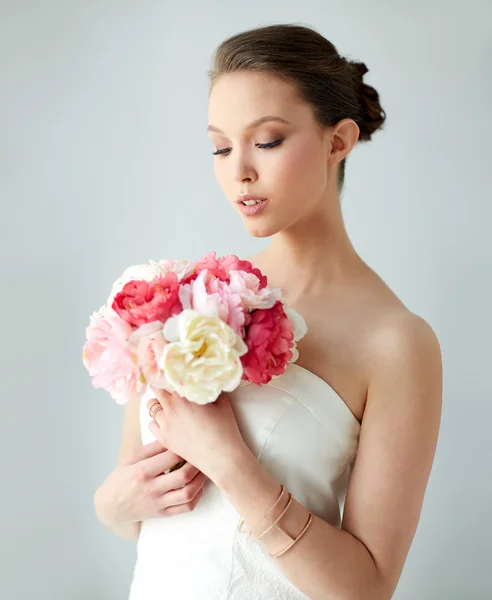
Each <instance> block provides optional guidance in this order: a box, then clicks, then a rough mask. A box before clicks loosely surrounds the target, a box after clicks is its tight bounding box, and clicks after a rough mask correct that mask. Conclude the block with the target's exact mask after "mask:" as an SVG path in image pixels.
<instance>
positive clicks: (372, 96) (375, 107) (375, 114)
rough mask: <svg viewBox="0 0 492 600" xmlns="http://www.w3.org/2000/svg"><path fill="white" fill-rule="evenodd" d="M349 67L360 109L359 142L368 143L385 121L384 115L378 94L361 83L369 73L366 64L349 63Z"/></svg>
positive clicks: (370, 87)
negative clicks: (357, 90) (357, 89)
mask: <svg viewBox="0 0 492 600" xmlns="http://www.w3.org/2000/svg"><path fill="white" fill-rule="evenodd" d="M350 65H351V67H352V70H353V73H354V74H355V78H356V85H358V88H359V97H360V102H361V109H362V122H361V123H359V129H360V135H359V139H360V140H361V141H368V140H370V139H371V136H372V134H373V133H374V132H375V131H377V130H378V129H381V128H382V126H383V123H384V121H385V119H386V113H385V111H384V110H383V108H382V107H381V104H380V102H379V94H378V92H377V91H376V90H375V89H374V88H373V87H372V86H370V85H368V84H367V83H364V81H363V77H364V75H365V74H366V73H367V72H368V71H369V69H368V68H367V65H366V63H363V62H352V61H351V62H350Z"/></svg>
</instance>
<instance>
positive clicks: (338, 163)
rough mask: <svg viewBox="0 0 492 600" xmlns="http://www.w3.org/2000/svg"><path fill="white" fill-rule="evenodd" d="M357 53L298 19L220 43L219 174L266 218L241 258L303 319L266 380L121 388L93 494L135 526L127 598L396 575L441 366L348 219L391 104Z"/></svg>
mask: <svg viewBox="0 0 492 600" xmlns="http://www.w3.org/2000/svg"><path fill="white" fill-rule="evenodd" d="M366 72H367V68H366V66H365V65H364V64H363V63H354V62H350V61H348V60H346V59H345V58H343V57H341V56H340V55H339V54H338V52H337V50H336V48H335V47H334V46H333V44H331V43H330V42H329V41H328V40H326V39H325V38H324V37H322V36H321V35H320V34H318V33H317V32H315V31H313V30H311V29H309V28H305V27H301V26H296V25H274V26H268V27H263V28H258V29H254V30H251V31H247V32H243V33H240V34H238V35H235V36H233V37H232V38H230V39H228V40H226V41H225V42H223V43H222V44H221V45H220V46H219V48H218V50H217V53H216V55H215V61H214V67H213V70H212V72H211V89H210V97H209V128H208V129H209V135H210V137H211V140H212V142H213V144H214V155H215V157H214V161H215V163H214V164H215V174H216V176H217V179H218V181H219V183H220V185H221V187H222V189H223V191H224V194H225V196H226V198H227V199H228V201H229V202H230V203H231V205H232V206H233V209H234V210H237V211H238V213H239V214H240V215H241V219H242V221H243V223H244V225H245V227H246V229H247V230H248V232H249V233H250V234H251V235H253V236H255V237H266V236H271V238H272V239H271V244H270V246H269V247H268V249H267V250H265V251H263V252H260V253H259V254H257V255H256V256H253V257H251V258H250V259H249V260H250V261H251V262H252V263H253V264H254V266H256V267H259V268H260V269H261V271H263V273H264V274H266V275H267V277H268V282H269V284H270V285H272V286H274V287H280V288H282V290H283V292H284V297H285V299H286V301H287V303H288V304H289V305H290V306H292V307H293V308H294V309H295V310H296V311H297V312H299V313H300V314H301V315H302V316H303V317H304V318H305V320H306V324H307V327H308V332H307V335H306V336H305V337H304V338H303V339H302V340H301V342H300V343H299V346H298V350H299V359H298V361H297V363H296V364H294V365H290V366H289V367H288V368H287V370H286V372H285V373H284V374H283V375H281V376H280V377H278V378H276V379H274V380H272V382H271V383H270V384H268V385H265V386H261V387H259V386H255V385H254V384H249V385H246V386H243V387H240V388H239V389H238V390H236V391H235V392H233V393H230V394H224V395H222V396H221V397H220V398H219V399H218V400H217V402H215V403H213V404H209V405H205V406H200V405H196V404H193V403H191V402H188V401H187V400H185V399H183V398H181V397H179V396H178V395H176V394H174V395H169V394H165V396H163V398H161V399H160V401H159V400H157V399H155V398H153V397H152V395H150V396H147V397H146V398H144V401H143V403H142V404H141V405H140V406H138V405H131V403H130V404H129V405H128V406H127V408H126V416H125V424H124V429H123V439H122V445H121V454H120V459H119V464H118V467H117V468H116V469H115V471H114V472H113V473H111V474H110V476H109V477H108V478H107V480H106V481H105V482H104V484H103V485H102V486H101V487H100V488H99V489H98V490H97V492H96V495H95V504H96V509H97V513H98V515H99V517H100V519H101V521H102V522H103V523H105V524H106V526H108V527H109V528H110V529H112V530H113V531H115V532H116V533H117V534H119V535H121V536H123V537H127V538H131V539H134V538H138V560H137V565H136V568H135V573H134V579H133V583H132V589H131V594H130V597H131V599H132V600H154V599H158V598H159V599H162V598H166V599H169V600H181V599H185V598H186V599H188V600H190V599H197V600H199V599H200V600H201V599H206V598H214V599H217V600H223V599H224V600H225V599H241V600H242V599H244V600H247V599H253V598H254V599H257V598H265V599H269V600H272V599H286V600H287V599H288V600H293V599H296V600H297V599H301V598H302V599H305V598H312V599H316V600H317V599H328V598H360V599H364V600H372V599H374V600H376V599H377V600H384V599H387V598H391V597H392V595H393V593H394V590H395V588H396V585H397V583H398V580H399V578H400V575H401V572H402V569H403V566H404V563H405V560H406V556H407V554H408V551H409V548H410V544H411V542H412V540H413V537H414V534H415V531H416V528H417V524H418V520H419V516H420V512H421V508H422V503H423V498H424V493H425V489H426V485H427V481H428V477H429V474H430V471H431V467H432V463H433V459H434V453H435V448H436V444H437V437H438V431H439V426H440V415H441V401H442V400H441V397H442V380H441V378H442V367H441V353H440V346H439V343H438V341H437V338H436V336H435V334H434V332H433V330H432V329H431V327H430V326H429V325H428V324H427V323H426V322H425V321H424V320H423V319H422V318H420V317H418V316H416V315H415V314H413V313H412V312H410V311H409V310H408V309H407V308H406V307H405V306H404V305H403V303H402V302H401V301H400V300H399V299H398V298H397V297H396V295H395V294H394V293H393V292H392V291H391V290H390V289H389V288H388V286H387V285H386V284H385V283H384V282H383V281H382V280H381V278H380V277H379V276H378V275H377V274H376V273H375V272H374V271H373V270H372V269H371V268H370V267H369V266H368V265H367V264H366V263H365V262H364V261H363V260H362V259H361V257H360V256H359V255H358V254H357V252H356V251H355V249H354V248H353V246H352V244H351V242H350V240H349V238H348V236H347V232H346V230H345V227H344V223H343V219H342V213H341V208H340V192H341V189H342V186H343V181H344V168H345V159H346V157H347V156H348V155H349V153H350V152H351V151H352V149H353V148H354V146H355V145H356V143H357V142H358V141H359V140H360V141H367V140H369V139H370V138H371V135H372V134H373V133H374V132H375V131H376V130H377V129H379V128H381V126H382V124H383V122H384V119H385V113H384V111H383V109H382V108H381V106H380V104H379V96H378V94H377V92H376V91H375V90H374V88H372V87H370V86H369V85H368V84H366V83H364V81H363V76H364V74H365V73H366ZM149 411H150V412H149ZM143 444H145V445H143ZM182 459H184V460H185V461H187V464H186V465H185V466H184V467H183V468H181V469H177V470H173V471H170V467H172V466H173V465H176V464H177V463H178V462H179V461H181V460H182ZM342 516H343V518H342ZM275 521H276V523H275V524H274V522H275Z"/></svg>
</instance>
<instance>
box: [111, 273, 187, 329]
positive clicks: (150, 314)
mask: <svg viewBox="0 0 492 600" xmlns="http://www.w3.org/2000/svg"><path fill="white" fill-rule="evenodd" d="M111 307H112V309H113V310H114V311H115V312H116V313H118V314H119V315H120V317H121V318H122V319H124V320H125V321H126V322H127V323H130V325H133V326H134V327H140V326H141V325H144V324H145V323H151V322H153V321H162V322H163V323H165V322H166V321H167V319H169V317H172V316H174V315H176V314H178V313H180V312H181V310H182V306H181V301H180V299H179V283H178V276H177V275H176V273H172V272H169V273H167V274H166V275H165V276H164V275H158V276H157V277H156V278H155V279H153V280H152V281H151V282H148V281H142V280H131V281H129V282H128V283H126V284H125V286H124V287H123V289H122V290H121V292H119V293H118V294H116V296H115V298H114V300H113V304H112V306H111Z"/></svg>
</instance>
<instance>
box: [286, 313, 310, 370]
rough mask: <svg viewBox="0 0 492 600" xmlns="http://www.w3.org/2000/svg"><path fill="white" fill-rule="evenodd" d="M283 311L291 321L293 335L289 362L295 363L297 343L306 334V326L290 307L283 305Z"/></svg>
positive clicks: (301, 317) (302, 318)
mask: <svg viewBox="0 0 492 600" xmlns="http://www.w3.org/2000/svg"><path fill="white" fill-rule="evenodd" d="M284 311H285V314H286V315H287V317H288V318H289V320H290V321H292V333H293V334H294V344H293V346H292V348H291V350H292V358H291V359H290V361H289V362H291V363H295V362H297V359H298V358H299V350H298V349H297V342H298V341H299V340H301V339H302V338H303V337H304V336H305V335H306V333H307V330H308V329H307V325H306V321H305V320H304V317H303V316H302V315H300V314H299V313H298V312H296V311H295V310H294V309H293V308H291V307H290V306H287V304H285V303H284Z"/></svg>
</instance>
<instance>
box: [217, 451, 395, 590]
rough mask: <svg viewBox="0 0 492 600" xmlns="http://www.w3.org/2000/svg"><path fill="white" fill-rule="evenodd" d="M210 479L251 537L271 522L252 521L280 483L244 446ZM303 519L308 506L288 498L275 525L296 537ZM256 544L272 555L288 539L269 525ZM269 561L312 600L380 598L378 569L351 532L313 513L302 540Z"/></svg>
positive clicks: (274, 515) (278, 509)
mask: <svg viewBox="0 0 492 600" xmlns="http://www.w3.org/2000/svg"><path fill="white" fill-rule="evenodd" d="M212 479H213V480H214V483H216V485H218V486H219V487H220V488H221V489H222V490H223V491H224V493H225V494H226V495H227V497H228V499H229V500H230V502H231V503H232V504H233V506H234V507H235V508H236V510H237V511H238V512H239V513H240V515H241V516H242V518H243V519H244V521H245V524H246V526H247V528H245V529H247V530H248V528H249V529H250V528H251V527H254V528H255V531H254V536H255V537H256V536H258V535H260V533H263V532H264V531H265V530H266V529H267V528H268V526H269V524H270V523H269V521H267V520H265V521H264V522H263V524H262V525H261V526H260V527H258V528H257V527H256V525H258V524H259V523H260V521H261V520H262V518H263V517H264V515H265V513H266V512H267V511H268V510H269V509H270V508H271V507H272V506H273V504H274V503H275V500H276V499H277V497H278V493H279V490H280V483H279V482H278V481H277V480H276V479H275V478H274V477H272V476H271V475H270V473H268V471H267V470H266V469H265V468H264V467H263V466H262V465H261V464H260V463H259V462H258V461H257V460H256V459H255V457H254V456H253V454H252V453H251V452H250V451H249V450H248V449H247V448H246V450H244V451H243V450H241V451H238V452H237V453H236V455H235V456H233V457H229V458H227V459H226V460H224V462H223V464H222V465H220V466H219V468H218V469H217V472H216V475H215V476H212ZM286 491H289V490H286ZM286 504H287V495H285V496H284V499H283V501H282V503H281V504H279V505H278V506H277V507H276V508H275V509H274V512H272V515H271V516H272V520H275V519H276V518H277V517H278V516H279V515H280V514H281V512H282V511H283V509H284V508H285V506H286ZM307 517H308V511H307V509H306V508H304V507H303V506H302V505H301V504H300V503H299V502H297V501H296V500H295V499H294V498H293V500H292V503H291V505H290V507H289V509H288V511H287V512H286V513H285V515H284V516H283V517H282V519H281V521H279V525H280V526H281V527H282V529H285V530H286V531H288V533H289V534H291V535H292V536H293V537H296V536H297V534H298V533H299V532H300V531H301V530H302V529H303V527H304V525H305V524H306V521H307ZM243 527H244V526H243ZM243 535H247V534H243ZM259 542H261V543H262V544H263V545H264V546H265V548H266V549H267V551H268V552H271V553H274V554H275V553H277V552H279V551H280V550H282V549H283V548H285V547H286V546H287V545H288V544H289V543H290V540H289V538H288V537H287V536H285V535H284V534H282V533H281V532H279V531H278V530H276V529H275V528H274V527H273V528H272V529H271V530H270V531H269V532H268V533H267V534H265V535H264V536H262V537H261V539H260V540H259ZM272 560H275V561H276V563H277V564H278V566H279V568H280V569H281V570H282V571H283V573H284V574H285V575H286V577H287V578H288V579H289V580H290V581H291V582H292V583H293V584H294V585H295V586H296V587H297V588H298V589H299V590H300V591H301V592H303V593H304V594H306V595H307V596H309V598H311V599H312V600H372V599H374V600H376V599H377V600H382V598H383V596H382V595H380V591H379V589H380V588H379V586H378V582H379V578H378V572H377V568H376V565H375V563H374V561H373V559H372V556H371V555H370V553H369V551H368V550H367V548H366V547H365V546H364V545H363V544H362V542H360V540H358V539H357V538H356V537H354V536H353V535H351V534H350V533H348V532H346V531H343V530H341V529H338V528H336V527H334V526H332V525H330V524H329V523H327V522H326V521H324V520H323V519H320V518H318V517H316V516H315V515H313V521H312V523H311V525H310V527H309V529H308V530H307V531H306V533H305V534H304V535H303V536H302V538H301V539H300V540H299V541H298V542H296V544H294V545H293V546H292V548H290V549H289V550H288V551H287V552H286V553H285V554H283V555H282V556H279V557H278V558H272Z"/></svg>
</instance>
